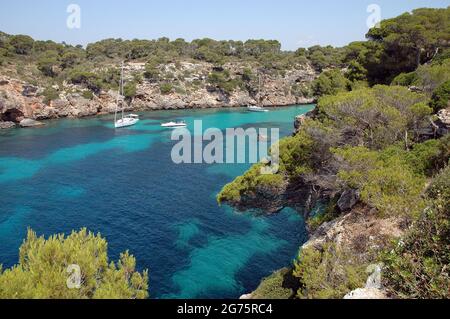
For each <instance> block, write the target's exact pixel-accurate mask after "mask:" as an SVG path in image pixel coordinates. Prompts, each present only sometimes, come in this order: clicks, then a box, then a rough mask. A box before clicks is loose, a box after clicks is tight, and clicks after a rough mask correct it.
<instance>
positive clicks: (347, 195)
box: [337, 189, 359, 212]
mask: <svg viewBox="0 0 450 319" xmlns="http://www.w3.org/2000/svg"><path fill="white" fill-rule="evenodd" d="M358 201H359V193H358V192H357V191H356V190H354V189H349V190H346V191H344V192H343V193H342V195H341V197H340V198H339V200H338V202H337V206H338V207H339V210H340V211H341V212H347V211H349V210H351V209H352V208H353V207H355V205H356V204H357V203H358Z"/></svg>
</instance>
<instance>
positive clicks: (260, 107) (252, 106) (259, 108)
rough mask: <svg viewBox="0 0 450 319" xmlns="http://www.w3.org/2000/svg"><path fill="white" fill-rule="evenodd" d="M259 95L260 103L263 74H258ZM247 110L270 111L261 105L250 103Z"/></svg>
mask: <svg viewBox="0 0 450 319" xmlns="http://www.w3.org/2000/svg"><path fill="white" fill-rule="evenodd" d="M258 95H259V104H261V75H259V74H258ZM247 111H249V112H269V110H267V109H265V108H263V107H262V106H260V105H249V106H247Z"/></svg>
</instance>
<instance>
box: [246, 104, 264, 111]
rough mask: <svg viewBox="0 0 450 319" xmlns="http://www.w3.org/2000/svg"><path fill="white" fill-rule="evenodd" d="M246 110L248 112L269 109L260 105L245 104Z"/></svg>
mask: <svg viewBox="0 0 450 319" xmlns="http://www.w3.org/2000/svg"><path fill="white" fill-rule="evenodd" d="M247 110H248V111H250V112H269V110H266V109H264V108H263V107H261V106H256V105H249V106H247Z"/></svg>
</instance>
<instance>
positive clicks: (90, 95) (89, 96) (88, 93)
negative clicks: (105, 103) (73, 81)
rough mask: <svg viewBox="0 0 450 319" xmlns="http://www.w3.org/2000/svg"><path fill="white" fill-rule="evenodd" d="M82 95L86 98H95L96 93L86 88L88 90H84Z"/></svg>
mask: <svg viewBox="0 0 450 319" xmlns="http://www.w3.org/2000/svg"><path fill="white" fill-rule="evenodd" d="M82 96H83V98H85V99H86V100H92V99H93V98H94V93H92V91H89V90H86V91H83V93H82Z"/></svg>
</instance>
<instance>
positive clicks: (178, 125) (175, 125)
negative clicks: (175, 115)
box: [161, 121, 187, 128]
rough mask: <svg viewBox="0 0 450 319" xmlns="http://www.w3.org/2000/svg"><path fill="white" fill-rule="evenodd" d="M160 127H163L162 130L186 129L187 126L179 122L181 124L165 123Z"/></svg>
mask: <svg viewBox="0 0 450 319" xmlns="http://www.w3.org/2000/svg"><path fill="white" fill-rule="evenodd" d="M161 127H164V128H183V127H187V124H186V122H184V121H181V122H167V123H162V124H161Z"/></svg>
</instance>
